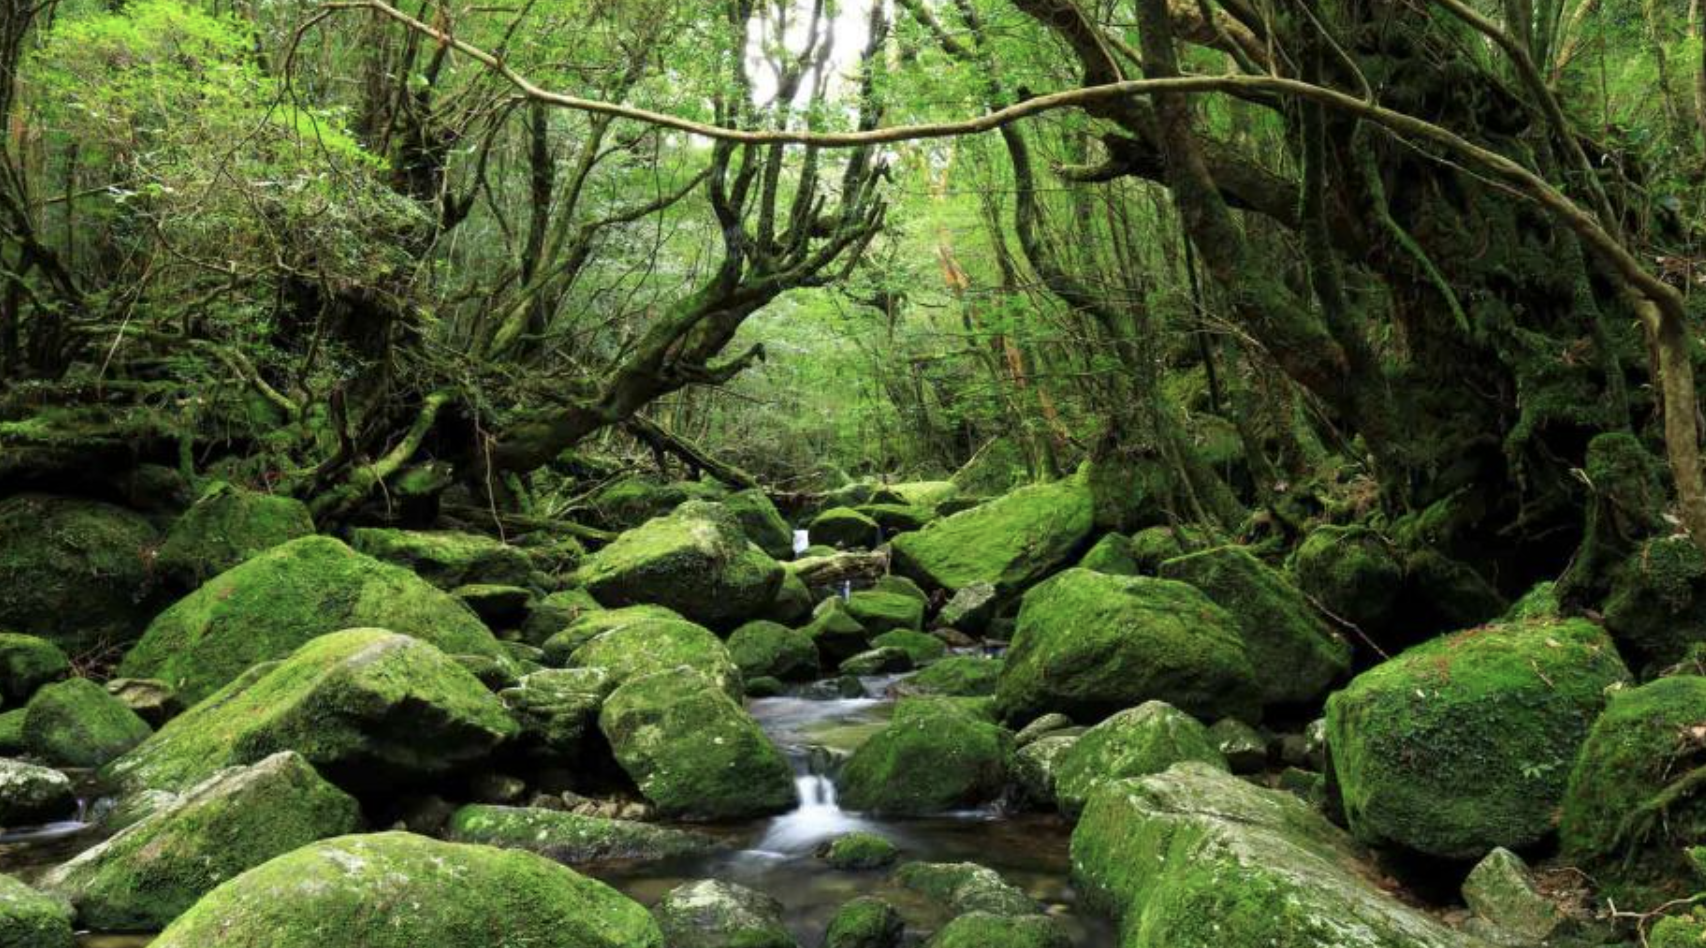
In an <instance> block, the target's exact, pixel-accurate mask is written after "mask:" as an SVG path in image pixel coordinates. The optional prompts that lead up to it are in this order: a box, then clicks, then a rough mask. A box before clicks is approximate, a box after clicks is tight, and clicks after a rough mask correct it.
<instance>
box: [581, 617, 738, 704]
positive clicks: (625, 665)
mask: <svg viewBox="0 0 1706 948" xmlns="http://www.w3.org/2000/svg"><path fill="white" fill-rule="evenodd" d="M567 664H568V666H569V667H570V668H602V669H604V670H605V672H607V673H608V674H609V675H610V680H611V681H612V682H613V683H614V684H616V685H620V684H622V683H623V682H626V681H631V680H633V679H635V678H640V677H642V676H645V675H650V674H653V673H656V672H661V671H669V670H671V669H674V668H682V667H686V668H691V669H693V670H694V671H696V672H698V673H699V674H700V675H703V676H704V677H705V678H706V679H707V680H709V681H711V682H712V683H713V684H715V685H716V686H717V687H719V688H721V689H723V691H725V692H727V693H728V694H729V695H731V696H735V697H738V696H740V694H741V693H742V691H743V689H742V687H741V674H740V669H739V668H738V667H736V665H735V662H734V659H733V658H731V657H730V656H729V649H728V646H726V645H724V644H723V641H722V640H721V639H719V638H717V637H716V636H715V635H712V634H711V632H710V630H709V629H706V628H705V627H704V626H701V625H695V624H693V623H691V622H687V621H685V620H682V619H645V620H642V621H639V622H632V623H628V624H625V625H622V626H620V627H619V628H617V629H615V630H613V631H610V632H605V633H604V634H602V635H600V636H598V637H597V638H594V639H593V640H591V641H589V642H587V643H586V644H585V645H582V646H581V647H580V648H577V649H575V650H574V653H573V654H571V655H570V656H569V658H568V662H567Z"/></svg>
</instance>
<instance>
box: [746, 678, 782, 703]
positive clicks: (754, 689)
mask: <svg viewBox="0 0 1706 948" xmlns="http://www.w3.org/2000/svg"><path fill="white" fill-rule="evenodd" d="M784 687H785V686H784V685H783V684H782V683H781V682H780V681H778V680H777V679H775V678H771V677H770V676H768V675H763V676H760V677H758V678H748V679H747V681H746V696H747V697H748V698H774V697H776V696H777V695H779V694H781V693H782V691H783V689H784Z"/></svg>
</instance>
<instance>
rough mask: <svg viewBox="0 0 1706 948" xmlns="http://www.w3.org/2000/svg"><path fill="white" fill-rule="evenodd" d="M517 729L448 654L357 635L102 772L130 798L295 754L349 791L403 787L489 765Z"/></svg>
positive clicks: (320, 645)
mask: <svg viewBox="0 0 1706 948" xmlns="http://www.w3.org/2000/svg"><path fill="white" fill-rule="evenodd" d="M515 732H516V725H515V722H514V721H512V720H511V719H510V717H509V715H508V714H507V713H506V712H505V711H504V707H503V704H502V703H501V702H499V701H498V699H497V697H496V696H495V695H493V694H491V692H489V691H487V690H486V688H485V687H484V686H483V685H481V684H480V682H479V680H478V679H476V678H475V677H474V676H473V675H472V674H470V673H469V672H468V671H467V670H465V669H464V668H463V667H462V666H461V665H460V664H458V663H457V662H456V661H455V660H454V659H452V658H450V657H449V656H447V655H445V654H444V653H443V652H440V651H439V650H438V649H436V648H434V647H433V646H431V645H429V644H427V643H426V642H423V641H421V640H419V639H416V638H412V637H410V636H405V635H397V634H395V633H392V632H387V631H385V630H382V629H349V630H346V631H343V632H337V633H333V634H331V635H324V636H321V637H319V638H317V639H315V640H314V641H312V642H309V643H308V644H307V645H305V646H303V647H302V648H300V649H298V650H297V651H296V652H295V653H293V654H292V655H291V656H290V657H289V658H287V659H285V660H284V661H282V662H278V663H276V664H271V665H264V666H259V667H257V668H254V669H251V670H250V671H249V672H248V673H247V674H245V675H243V676H242V677H240V678H238V679H237V680H236V681H233V682H232V683H230V684H229V685H227V686H225V687H224V688H222V689H220V690H219V691H218V692H215V693H214V694H213V695H212V696H210V697H208V698H207V699H206V700H204V701H202V702H201V703H200V704H198V705H196V706H195V707H192V708H190V709H189V710H188V711H185V712H184V713H183V714H181V715H179V716H178V717H176V718H173V719H172V721H171V723H169V724H167V725H166V726H165V727H163V728H161V729H160V730H159V732H157V733H156V734H155V735H154V736H153V737H151V738H149V739H148V740H147V741H145V742H143V743H142V744H141V745H139V746H138V747H137V748H136V749H135V750H132V751H131V752H130V753H128V754H126V755H124V756H123V757H121V758H119V759H118V760H115V761H113V762H112V763H111V764H110V765H108V767H107V768H106V769H105V770H104V771H102V775H103V777H105V778H106V779H107V780H108V781H110V782H111V783H113V784H116V785H117V786H119V787H120V788H121V789H123V790H125V791H128V792H136V791H141V790H168V791H174V792H182V791H184V790H187V789H189V788H190V787H192V786H194V785H195V784H197V783H199V782H201V781H202V780H204V779H206V778H207V777H209V776H211V775H212V774H213V773H214V772H215V771H217V770H220V769H222V768H225V767H233V766H239V765H243V764H252V763H255V762H256V761H259V760H261V759H262V758H264V757H267V756H269V755H271V754H274V753H277V752H279V751H283V750H294V751H296V752H297V753H298V754H301V755H302V756H303V757H304V758H306V759H307V760H308V762H309V763H311V764H313V765H314V766H315V768H317V769H318V770H319V772H320V773H321V774H323V775H324V776H325V777H326V779H328V780H330V781H332V782H333V783H335V784H337V785H338V786H340V787H343V788H344V789H346V790H351V791H354V792H360V791H363V790H375V789H395V787H396V786H398V785H403V786H407V785H409V784H412V783H418V782H420V781H422V780H425V779H429V778H432V777H436V776H441V775H443V774H446V773H450V772H452V771H454V770H456V769H458V768H460V767H464V766H466V765H468V764H469V763H471V762H473V761H476V760H480V759H482V758H484V757H485V756H486V754H487V753H488V752H489V751H491V749H492V748H493V747H495V746H496V745H497V744H498V743H499V742H500V741H503V740H505V739H507V738H509V737H512V736H513V735H514V734H515Z"/></svg>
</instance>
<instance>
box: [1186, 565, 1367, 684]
mask: <svg viewBox="0 0 1706 948" xmlns="http://www.w3.org/2000/svg"><path fill="white" fill-rule="evenodd" d="M1160 574H1161V577H1162V578H1163V579H1176V580H1179V581H1181V582H1185V583H1189V584H1191V585H1192V586H1195V587H1196V588H1197V589H1200V590H1202V592H1203V594H1204V595H1206V596H1208V598H1210V599H1212V600H1214V602H1215V604H1217V605H1219V606H1220V607H1221V608H1223V609H1225V610H1226V611H1227V612H1228V613H1230V614H1231V615H1232V618H1234V619H1236V620H1237V622H1238V627H1239V630H1240V631H1241V632H1242V633H1243V639H1244V646H1245V650H1246V652H1248V654H1249V656H1250V662H1251V664H1252V665H1254V666H1255V667H1256V668H1258V669H1261V674H1260V675H1259V676H1258V677H1257V682H1256V684H1257V689H1258V691H1259V692H1260V693H1261V696H1262V701H1263V703H1264V704H1268V705H1302V704H1306V703H1310V702H1314V701H1316V700H1318V699H1319V698H1320V697H1321V696H1322V695H1323V694H1325V693H1326V691H1327V689H1328V688H1330V687H1331V686H1332V685H1333V684H1334V683H1335V682H1337V681H1339V680H1340V679H1341V678H1343V677H1345V676H1346V675H1347V674H1348V673H1349V672H1350V669H1351V647H1350V644H1349V643H1347V642H1346V641H1345V640H1344V639H1343V638H1341V637H1340V636H1339V635H1338V634H1337V633H1335V632H1334V631H1333V630H1332V629H1330V628H1328V627H1327V625H1326V623H1324V622H1322V621H1321V619H1320V618H1319V617H1318V616H1317V615H1316V614H1315V609H1314V607H1312V606H1311V605H1310V604H1309V600H1308V599H1306V598H1304V596H1303V594H1302V593H1300V592H1298V591H1297V587H1295V586H1293V585H1292V584H1291V583H1290V582H1289V581H1288V580H1287V579H1286V578H1285V577H1284V576H1282V575H1280V574H1279V573H1278V572H1275V571H1274V570H1273V569H1270V568H1269V567H1268V566H1267V564H1265V563H1263V562H1262V561H1261V560H1258V559H1256V558H1255V557H1254V556H1251V555H1250V553H1249V551H1248V550H1245V549H1243V548H1241V547H1235V546H1225V547H1218V548H1216V549H1212V550H1204V551H1203V552H1201V553H1192V554H1189V555H1187V556H1181V557H1179V558H1177V559H1171V560H1168V561H1166V562H1164V563H1162V564H1161V569H1160Z"/></svg>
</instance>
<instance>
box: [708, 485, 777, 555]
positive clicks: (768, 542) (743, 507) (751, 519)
mask: <svg viewBox="0 0 1706 948" xmlns="http://www.w3.org/2000/svg"><path fill="white" fill-rule="evenodd" d="M718 502H719V503H721V504H722V505H723V506H724V507H727V508H728V510H729V513H731V514H734V518H735V522H736V523H738V524H740V529H741V532H742V533H744V534H746V538H747V539H748V540H751V541H752V542H753V543H756V544H758V548H759V549H761V550H763V551H764V552H765V553H767V554H769V555H770V557H771V558H773V559H778V560H791V559H793V558H794V529H793V528H792V527H790V526H788V521H786V520H784V519H782V514H781V512H779V511H778V510H777V509H776V505H775V504H773V503H771V501H770V498H769V497H768V496H766V495H765V493H764V492H763V491H761V490H756V489H749V490H743V491H737V492H736V493H733V494H730V495H728V496H727V497H724V498H722V499H721V500H720V501H718Z"/></svg>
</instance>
